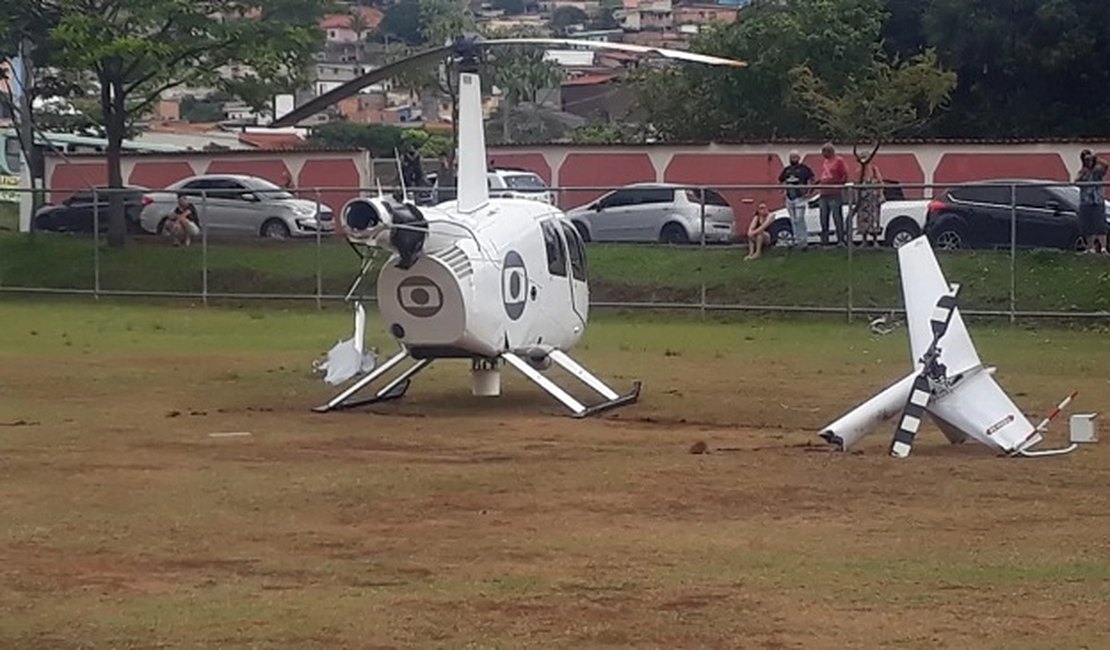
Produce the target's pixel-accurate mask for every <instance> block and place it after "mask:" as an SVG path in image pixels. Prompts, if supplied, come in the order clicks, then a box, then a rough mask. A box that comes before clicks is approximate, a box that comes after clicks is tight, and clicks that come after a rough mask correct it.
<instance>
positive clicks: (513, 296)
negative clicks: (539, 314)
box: [501, 251, 528, 320]
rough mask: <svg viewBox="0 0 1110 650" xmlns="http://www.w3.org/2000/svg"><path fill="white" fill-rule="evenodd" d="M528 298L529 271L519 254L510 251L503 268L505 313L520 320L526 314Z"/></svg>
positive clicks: (502, 282)
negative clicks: (525, 308)
mask: <svg viewBox="0 0 1110 650" xmlns="http://www.w3.org/2000/svg"><path fill="white" fill-rule="evenodd" d="M527 296H528V269H526V268H525V267H524V260H523V259H521V257H520V254H519V253H517V252H516V251H509V252H508V254H506V255H505V262H504V264H503V265H502V267H501V301H502V302H503V303H504V304H505V313H506V314H508V315H509V318H511V319H513V320H516V319H518V318H520V315H521V314H523V313H524V305H525V299H526V298H527Z"/></svg>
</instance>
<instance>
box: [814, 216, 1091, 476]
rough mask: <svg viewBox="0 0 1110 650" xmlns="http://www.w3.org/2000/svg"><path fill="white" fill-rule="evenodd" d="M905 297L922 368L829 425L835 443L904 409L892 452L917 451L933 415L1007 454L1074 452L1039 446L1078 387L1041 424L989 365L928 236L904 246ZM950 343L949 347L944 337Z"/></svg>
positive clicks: (947, 431) (849, 441) (951, 434)
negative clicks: (1021, 407)
mask: <svg viewBox="0 0 1110 650" xmlns="http://www.w3.org/2000/svg"><path fill="white" fill-rule="evenodd" d="M898 264H899V270H900V272H901V275H902V295H903V299H904V301H905V307H906V325H907V328H908V329H909V336H910V348H911V352H912V355H913V359H914V369H913V371H912V372H910V374H908V375H906V376H905V377H903V378H902V379H901V380H900V381H898V382H897V383H894V384H892V385H891V386H889V387H887V388H886V389H885V390H883V391H882V392H880V393H879V394H878V395H876V396H874V397H872V398H871V399H870V400H868V401H866V402H864V403H863V404H861V405H860V406H858V407H856V408H855V409H853V410H851V411H850V412H848V413H847V414H846V415H844V416H843V417H841V418H840V419H839V420H837V421H835V422H833V423H832V424H830V425H828V426H826V427H825V428H824V429H822V430H821V432H820V436H821V437H822V438H824V439H825V440H826V441H827V442H829V443H830V444H834V445H836V446H838V447H839V448H840V449H842V450H846V449H848V448H849V447H851V446H852V445H854V444H856V443H857V442H858V441H859V440H860V439H861V438H862V437H863V436H864V435H866V434H867V433H868V432H870V431H871V430H873V429H874V428H875V427H876V426H877V425H878V424H879V423H880V422H882V421H884V420H887V419H889V418H891V417H893V416H894V415H895V414H897V413H899V412H901V418H900V419H899V420H898V424H897V428H896V430H895V433H894V439H893V440H892V441H891V445H890V455H891V456H894V457H896V458H905V457H907V456H909V454H910V451H911V450H912V448H913V442H914V438H915V437H916V435H917V431H918V429H919V427H920V426H921V422H922V420H924V418H925V415H926V414H928V415H929V416H930V417H931V418H932V419H933V421H934V422H936V424H937V426H938V428H940V430H941V432H943V433H944V435H945V437H946V438H948V440H949V441H950V442H952V443H954V444H955V443H962V442H964V441H966V440H967V439H969V438H971V439H974V440H976V441H978V442H980V443H982V444H984V445H987V446H988V447H990V448H992V449H994V450H996V451H998V452H999V453H1002V454H1007V455H1011V456H1012V455H1021V456H1049V455H1058V454H1065V453H1068V452H1071V451H1074V450H1075V449H1076V448H1077V445H1076V444H1072V445H1071V446H1070V447H1067V448H1065V449H1050V450H1040V451H1033V450H1032V447H1033V446H1034V445H1036V444H1038V443H1040V442H1041V441H1042V440H1044V436H1043V433H1044V430H1045V428H1046V427H1047V426H1048V423H1049V421H1050V420H1051V419H1052V418H1054V417H1055V416H1056V415H1058V414H1059V413H1060V411H1062V410H1063V408H1064V407H1065V406H1067V404H1068V403H1069V402H1070V401H1071V399H1072V398H1073V397H1074V396H1075V393H1072V394H1071V395H1069V396H1068V397H1067V398H1065V399H1064V401H1063V402H1061V403H1060V405H1059V406H1058V407H1057V408H1056V410H1055V411H1054V412H1053V413H1052V414H1051V415H1050V416H1049V417H1047V418H1045V419H1044V421H1042V422H1041V423H1040V424H1039V425H1038V426H1037V427H1034V426H1033V425H1032V424H1031V423H1030V422H1029V420H1028V419H1027V418H1026V417H1025V415H1023V414H1022V412H1021V411H1020V410H1019V409H1018V408H1017V406H1015V405H1014V403H1013V401H1012V400H1010V398H1009V396H1007V395H1006V393H1005V392H1004V391H1003V390H1002V388H1001V387H1000V386H999V385H998V383H997V382H995V380H994V378H993V376H992V375H993V374H994V371H995V369H994V368H988V367H984V365H983V362H982V361H981V360H980V359H979V355H978V353H976V351H975V346H974V345H973V344H972V342H971V336H970V335H969V334H968V331H967V327H966V326H965V325H964V322H963V318H961V316H960V314H959V308H958V307H957V304H956V294H957V293H958V292H959V285H951V286H950V285H949V284H948V283H947V281H946V280H945V279H944V274H943V273H942V272H941V270H940V265H939V264H938V263H937V258H936V255H934V253H933V249H932V247H931V246H930V245H929V240H928V238H926V237H925V236H921V237H918V238H917V239H915V240H914V241H912V242H910V243H908V244H905V245H904V246H902V247H901V248H899V249H898ZM942 341H943V342H944V343H945V346H944V347H943V348H942V347H941V346H940V343H941V342H942Z"/></svg>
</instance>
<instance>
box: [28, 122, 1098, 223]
mask: <svg viewBox="0 0 1110 650" xmlns="http://www.w3.org/2000/svg"><path fill="white" fill-rule="evenodd" d="M819 147H820V143H811V144H808V145H789V144H781V145H780V144H771V145H768V144H747V145H647V146H613V147H608V146H575V145H539V146H506V147H491V148H490V151H489V157H490V158H491V159H493V160H494V161H495V163H496V164H497V165H498V166H500V167H506V166H507V167H520V168H523V169H529V170H531V171H533V172H535V173H537V174H539V175H540V176H541V177H543V178H544V179H545V180H546V181H547V182H548V183H549V184H551V185H552V186H554V187H574V188H580V189H576V190H573V191H563V192H560V197H559V205H560V207H562V208H564V209H567V208H571V207H575V206H579V205H582V204H584V203H587V202H589V201H592V200H593V199H595V198H597V197H598V196H600V195H601V194H603V193H605V192H606V191H607V190H608V189H611V188H614V187H619V186H621V185H625V184H628V183H634V182H674V183H690V184H706V185H710V186H717V187H719V188H721V189H722V193H723V194H724V195H725V196H726V198H728V200H729V201H730V202H731V203H732V206H733V208H734V209H735V210H736V211H737V213H738V214H739V215H740V217H741V219H742V220H743V221H745V223H746V220H747V219H748V218H749V217H750V215H751V212H752V207H753V203H754V202H758V201H766V202H767V204H768V206H769V207H771V209H773V210H774V209H778V208H779V207H782V203H783V201H782V193H781V192H779V191H777V190H774V189H742V188H736V187H733V188H729V187H728V186H730V185H731V186H737V185H774V184H776V183H777V180H778V175H779V172H780V171H781V170H782V167H783V165H784V164H785V162H786V160H787V157H788V156H789V153H790V151H791V150H792V149H798V150H799V151H801V152H802V154H803V156H804V157H805V161H806V162H807V163H808V164H810V165H811V166H814V167H817V166H818V165H819V155H818V153H817V151H818V149H819ZM1087 148H1089V149H1091V150H1093V151H1095V152H1096V153H1098V154H1099V155H1101V156H1103V157H1104V158H1110V141H1108V142H1101V143H1070V142H1062V143H1035V144H915V145H889V146H887V147H884V148H883V150H882V151H881V152H880V153H879V156H878V159H877V160H878V165H879V168H880V169H881V171H882V173H883V175H884V176H885V177H886V178H887V179H894V180H898V181H900V182H902V183H905V184H917V185H926V184H934V183H935V184H938V185H947V184H953V183H961V182H967V181H977V180H991V179H999V178H1037V179H1045V180H1053V181H1062V182H1066V181H1068V180H1069V179H1072V178H1074V177H1075V174H1076V172H1077V171H1078V169H1079V152H1080V151H1081V150H1083V149H1087ZM841 153H842V154H843V155H844V157H845V160H846V161H852V156H851V152H850V151H849V150H844V151H842V152H841ZM849 167H850V168H853V169H852V173H856V170H855V169H854V167H855V165H854V163H853V162H849ZM815 171H818V170H815ZM206 172H213V173H216V172H221V173H226V172H238V173H245V174H257V175H259V176H263V177H265V178H268V179H269V180H271V181H273V182H275V183H277V184H279V185H283V186H285V185H287V184H291V185H290V186H291V187H293V188H294V189H297V190H300V191H301V192H302V193H304V194H305V195H306V196H314V195H315V192H313V191H310V190H311V189H312V188H317V187H321V188H328V189H327V190H325V191H322V192H321V198H322V199H323V200H324V201H325V202H326V203H328V205H331V206H332V207H333V208H335V209H338V208H340V207H342V205H343V203H345V202H346V201H347V200H348V199H350V198H352V197H354V196H356V194H357V189H358V188H359V187H362V188H364V189H368V188H372V187H373V185H374V177H373V172H372V170H371V161H370V157H369V154H367V153H365V152H356V151H350V152H348V151H338V152H313V151H277V152H275V151H270V152H267V151H250V152H241V153H237V152H186V153H175V154H157V155H152V154H144V155H139V156H125V157H124V169H123V177H124V179H125V180H126V182H128V183H130V184H134V185H142V186H145V187H150V188H158V187H164V186H165V185H167V184H169V183H172V182H174V181H177V180H179V179H181V178H184V177H186V176H189V175H192V174H201V173H206ZM46 177H47V187H48V188H49V189H50V190H51V200H52V201H59V200H63V199H65V197H66V196H68V195H69V194H70V193H71V192H72V191H73V190H75V189H79V188H85V187H92V186H95V185H104V184H105V183H106V181H107V173H106V168H105V165H104V161H103V158H101V157H99V156H83V155H82V156H70V158H69V162H68V163H67V162H64V161H62V160H60V159H58V158H56V157H49V158H48V159H47V167H46ZM906 195H907V197H910V198H915V197H917V198H920V197H925V198H927V197H930V196H932V193H931V191H930V190H927V189H921V188H916V189H914V188H907V189H906Z"/></svg>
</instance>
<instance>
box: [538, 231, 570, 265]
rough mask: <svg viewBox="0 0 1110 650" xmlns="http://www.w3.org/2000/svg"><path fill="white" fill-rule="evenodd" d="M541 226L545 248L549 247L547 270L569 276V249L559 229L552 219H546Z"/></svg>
mask: <svg viewBox="0 0 1110 650" xmlns="http://www.w3.org/2000/svg"><path fill="white" fill-rule="evenodd" d="M540 227H541V228H542V229H543V244H544V248H545V249H547V270H548V271H550V272H551V275H556V276H558V277H560V278H565V277H567V249H566V244H565V243H563V238H562V237H560V236H559V230H558V229H557V228H556V226H555V224H554V223H552V222H551V221H545V222H544V223H543V225H541V226H540Z"/></svg>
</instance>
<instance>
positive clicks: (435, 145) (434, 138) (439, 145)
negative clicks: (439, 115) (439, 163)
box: [420, 133, 454, 158]
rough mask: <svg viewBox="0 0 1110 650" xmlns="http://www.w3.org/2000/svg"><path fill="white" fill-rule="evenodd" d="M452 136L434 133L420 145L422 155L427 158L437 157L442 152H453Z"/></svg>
mask: <svg viewBox="0 0 1110 650" xmlns="http://www.w3.org/2000/svg"><path fill="white" fill-rule="evenodd" d="M452 153H454V152H453V151H452V146H451V138H449V137H447V136H445V135H441V134H438V133H436V134H432V135H429V136H428V137H427V138H426V139H425V140H424V144H422V145H420V155H421V156H423V157H425V158H435V157H438V156H439V155H440V154H448V155H450V154H452Z"/></svg>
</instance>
